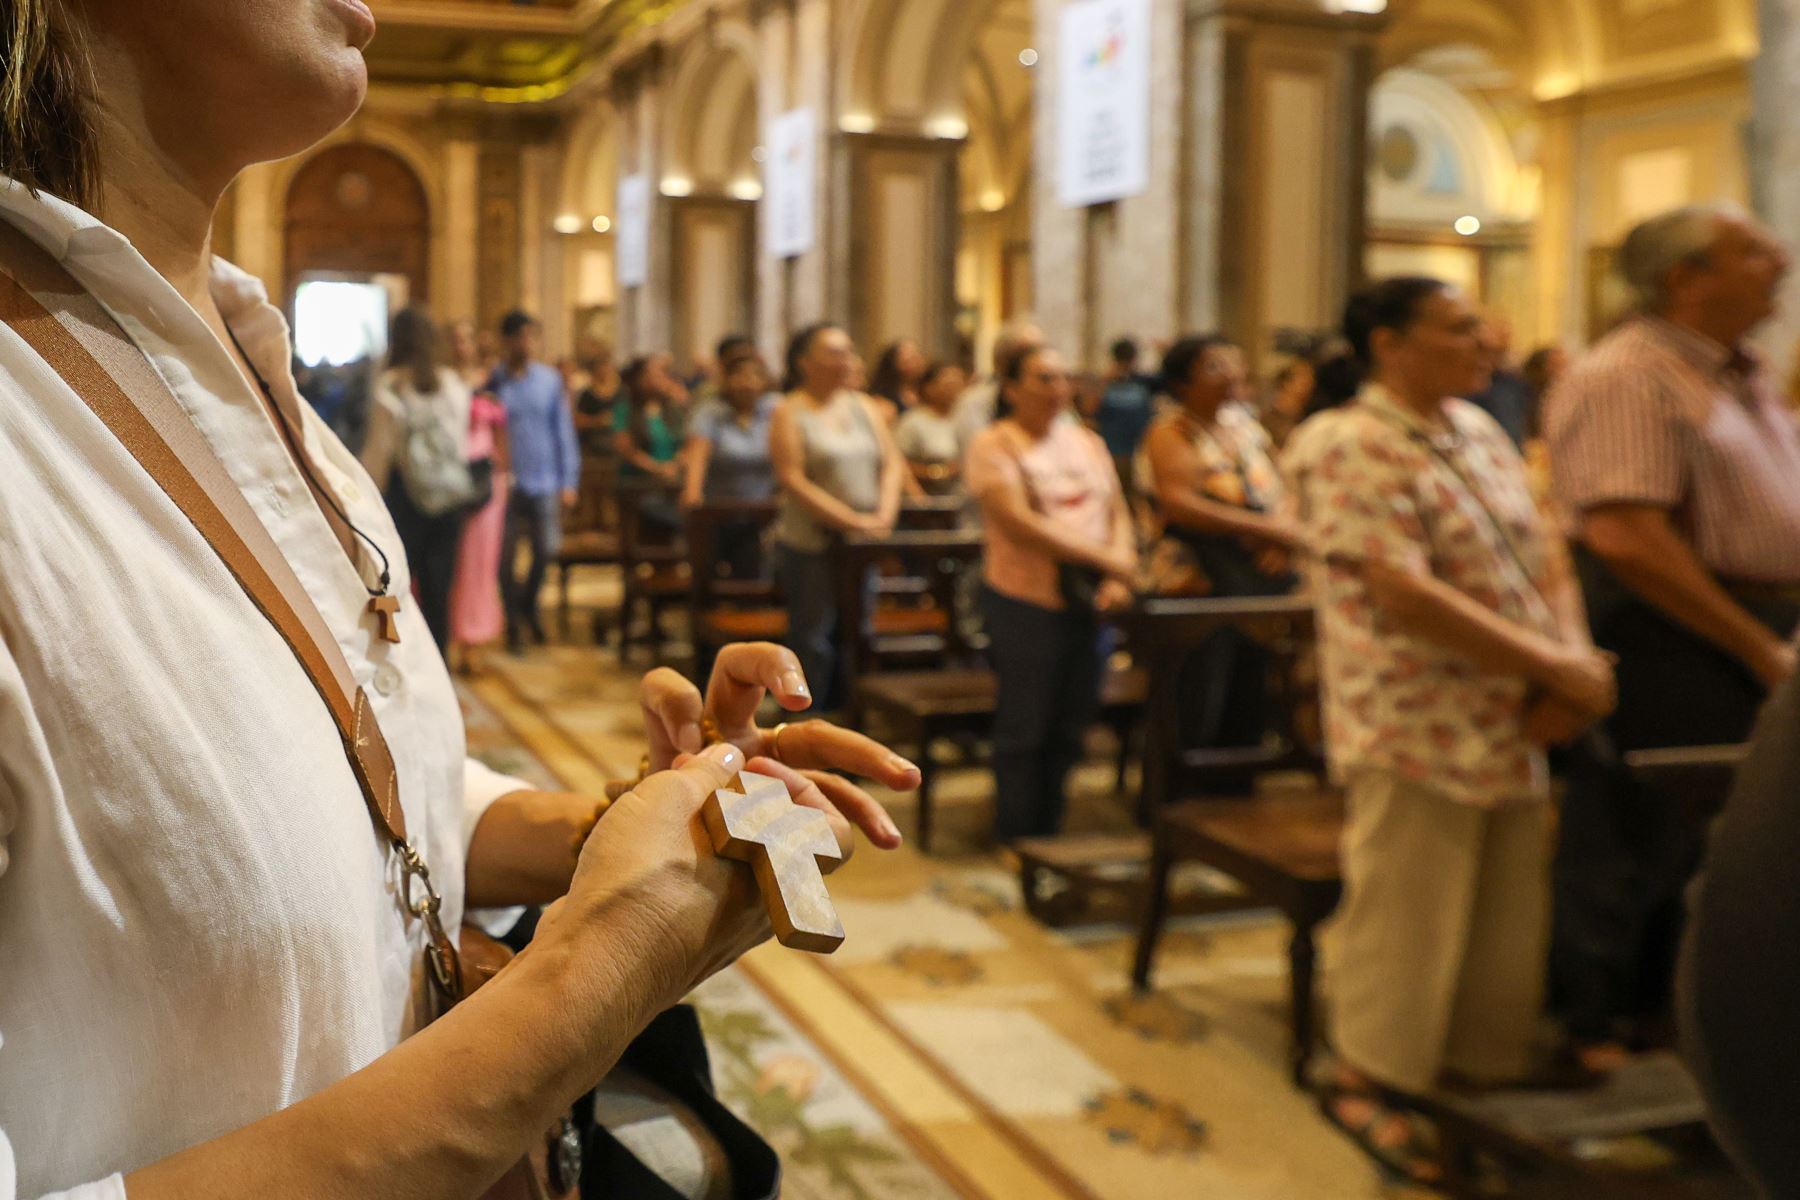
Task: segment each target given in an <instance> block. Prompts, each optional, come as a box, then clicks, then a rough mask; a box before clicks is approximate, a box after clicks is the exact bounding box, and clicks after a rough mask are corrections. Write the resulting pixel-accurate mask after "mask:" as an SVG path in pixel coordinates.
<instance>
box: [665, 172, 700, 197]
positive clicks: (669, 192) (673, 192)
mask: <svg viewBox="0 0 1800 1200" xmlns="http://www.w3.org/2000/svg"><path fill="white" fill-rule="evenodd" d="M662 194H663V195H665V196H691V195H693V194H694V181H693V180H691V179H683V178H682V177H681V176H679V175H671V176H669V178H667V179H665V180H663V181H662Z"/></svg>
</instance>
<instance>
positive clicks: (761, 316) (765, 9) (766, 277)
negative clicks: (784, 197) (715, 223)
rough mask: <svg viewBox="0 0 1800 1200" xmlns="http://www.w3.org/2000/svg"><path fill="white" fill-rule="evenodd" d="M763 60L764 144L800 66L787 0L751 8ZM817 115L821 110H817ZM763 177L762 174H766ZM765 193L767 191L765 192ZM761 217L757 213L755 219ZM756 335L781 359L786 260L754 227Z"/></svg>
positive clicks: (787, 319) (760, 135)
mask: <svg viewBox="0 0 1800 1200" xmlns="http://www.w3.org/2000/svg"><path fill="white" fill-rule="evenodd" d="M751 21H752V22H753V23H754V26H755V29H756V42H757V46H758V48H759V51H760V56H761V61H760V62H759V63H758V64H757V73H756V93H757V96H756V98H757V113H758V125H757V135H756V136H757V144H758V145H760V146H763V147H764V148H765V149H766V148H767V145H768V137H769V122H770V121H772V120H774V119H775V118H776V117H777V116H779V115H780V114H782V113H784V112H786V111H788V110H789V109H790V108H792V107H793V106H794V93H793V90H792V89H793V76H794V73H795V71H796V70H799V69H810V68H801V67H800V66H799V65H798V64H796V63H794V62H793V61H791V55H790V50H791V49H792V45H793V38H794V12H793V6H792V5H791V4H789V3H787V2H786V0H763V2H762V3H760V4H758V5H756V6H754V7H753V8H752V10H751ZM820 116H821V119H823V118H824V116H825V114H820ZM765 177H766V176H765ZM764 195H765V197H766V196H767V192H766V191H765V192H764ZM763 219H765V216H764V214H762V213H760V212H759V214H758V222H759V225H760V224H761V222H762V220H763ZM756 245H757V252H756V331H755V332H756V341H757V344H758V345H759V346H761V348H762V352H763V354H764V355H765V356H766V357H767V358H768V360H769V361H770V362H771V363H777V362H780V361H781V356H782V352H783V351H784V350H785V349H786V341H787V336H788V331H789V329H790V328H791V327H792V323H793V318H792V314H791V311H790V310H791V307H792V305H791V301H790V298H789V297H790V294H789V289H788V274H789V270H790V268H789V266H788V260H787V259H783V258H776V257H775V256H774V255H773V254H771V253H770V252H769V246H768V238H767V236H766V235H765V234H764V232H763V230H762V229H761V228H759V229H758V230H757V239H756Z"/></svg>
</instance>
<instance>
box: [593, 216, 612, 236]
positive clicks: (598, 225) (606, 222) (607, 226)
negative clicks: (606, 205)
mask: <svg viewBox="0 0 1800 1200" xmlns="http://www.w3.org/2000/svg"><path fill="white" fill-rule="evenodd" d="M594 232H595V233H611V232H612V218H611V217H595V218H594Z"/></svg>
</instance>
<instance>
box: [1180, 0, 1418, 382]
mask: <svg viewBox="0 0 1800 1200" xmlns="http://www.w3.org/2000/svg"><path fill="white" fill-rule="evenodd" d="M1186 10H1187V11H1186V30H1185V43H1186V44H1185V54H1186V64H1187V65H1186V70H1185V75H1186V78H1187V81H1188V84H1189V88H1190V92H1189V95H1188V97H1187V101H1186V104H1185V106H1184V115H1185V118H1186V125H1187V128H1186V130H1185V136H1184V138H1183V145H1184V153H1185V156H1186V159H1187V162H1188V164H1189V167H1188V170H1187V171H1186V172H1185V173H1184V180H1183V182H1184V185H1185V187H1186V189H1187V194H1186V195H1184V196H1183V198H1182V201H1181V206H1180V207H1181V212H1182V215H1183V220H1182V237H1181V245H1182V249H1183V257H1184V277H1183V279H1182V305H1181V313H1182V324H1183V325H1184V326H1186V327H1187V328H1189V329H1209V328H1210V329H1220V330H1222V331H1224V332H1225V333H1226V334H1227V335H1228V336H1230V337H1232V338H1234V339H1235V340H1237V341H1238V342H1239V344H1241V345H1242V346H1243V347H1244V349H1245V351H1246V353H1247V354H1248V355H1249V357H1250V359H1251V362H1252V365H1253V366H1255V365H1256V364H1259V363H1260V362H1261V361H1262V360H1263V359H1264V358H1265V357H1266V356H1267V355H1268V354H1269V353H1270V351H1271V350H1272V349H1273V338H1274V335H1275V334H1276V333H1277V332H1278V331H1279V330H1281V329H1283V328H1294V329H1300V330H1313V329H1320V328H1326V327H1330V326H1333V325H1335V324H1336V323H1337V321H1338V318H1339V316H1340V314H1341V311H1342V308H1343V304H1344V301H1345V299H1346V298H1347V297H1348V294H1349V292H1350V291H1351V290H1352V288H1353V287H1354V286H1355V285H1356V284H1357V283H1358V282H1359V281H1360V279H1361V277H1362V255H1363V241H1364V234H1365V224H1366V216H1365V201H1364V194H1365V189H1366V179H1365V171H1366V157H1367V155H1366V142H1367V128H1368V95H1369V86H1370V83H1371V81H1372V76H1373V71H1374V57H1375V45H1374V43H1375V38H1376V36H1377V35H1378V34H1379V32H1380V30H1381V28H1382V25H1383V20H1384V19H1383V18H1382V17H1378V16H1369V15H1365V14H1356V13H1335V12H1328V11H1326V7H1325V4H1324V3H1323V0H1187V4H1186Z"/></svg>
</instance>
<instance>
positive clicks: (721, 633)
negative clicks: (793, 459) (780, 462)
mask: <svg viewBox="0 0 1800 1200" xmlns="http://www.w3.org/2000/svg"><path fill="white" fill-rule="evenodd" d="M775 513H776V506H775V503H774V501H763V502H761V503H747V502H740V503H732V504H703V505H700V506H699V507H697V508H692V509H689V510H688V512H687V550H688V569H689V573H690V576H691V580H692V585H693V593H692V596H693V598H692V604H693V625H694V676H693V677H694V680H695V682H696V683H697V684H699V686H701V687H702V688H704V687H705V686H706V681H707V680H708V679H710V678H711V677H712V664H713V660H714V659H715V658H717V657H718V653H719V651H720V650H721V649H723V648H724V647H725V646H728V645H730V644H731V643H733V642H779V641H782V640H784V639H785V638H786V637H787V631H788V616H787V608H786V606H785V605H784V604H783V603H782V598H781V588H780V587H779V586H778V585H777V584H776V582H775V572H774V563H773V561H771V560H772V555H771V554H769V553H768V552H767V551H766V549H765V554H764V561H763V563H762V570H761V572H760V573H759V574H758V575H757V576H756V577H754V578H750V579H740V578H737V577H735V576H731V575H729V574H727V573H726V572H725V570H724V564H723V560H724V558H725V547H724V545H723V543H722V541H721V534H722V533H729V534H730V535H731V536H734V537H748V536H751V534H750V530H751V529H754V530H755V531H756V536H758V537H761V536H762V535H763V534H764V533H766V531H767V529H768V527H769V525H770V524H772V523H773V522H774V520H775ZM765 540H766V539H765Z"/></svg>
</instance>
